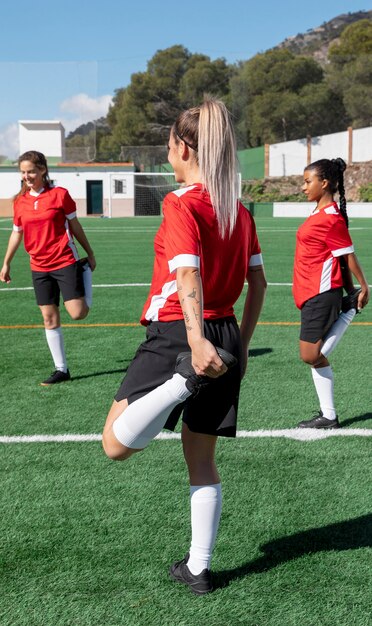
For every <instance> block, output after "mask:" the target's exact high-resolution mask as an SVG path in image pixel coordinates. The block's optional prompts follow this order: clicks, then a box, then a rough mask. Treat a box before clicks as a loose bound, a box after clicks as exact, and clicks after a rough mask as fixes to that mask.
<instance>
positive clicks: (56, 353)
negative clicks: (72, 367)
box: [45, 326, 67, 372]
mask: <svg viewBox="0 0 372 626" xmlns="http://www.w3.org/2000/svg"><path fill="white" fill-rule="evenodd" d="M45 335H46V340H47V342H48V346H49V350H50V353H51V355H52V359H53V362H54V367H55V368H56V370H60V371H61V372H67V361H66V355H65V344H64V341H63V334H62V329H61V327H60V326H59V327H58V328H52V329H49V328H46V329H45Z"/></svg>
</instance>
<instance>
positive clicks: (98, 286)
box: [0, 283, 292, 292]
mask: <svg viewBox="0 0 372 626" xmlns="http://www.w3.org/2000/svg"><path fill="white" fill-rule="evenodd" d="M150 284H151V283H113V284H102V285H93V288H94V289H102V288H105V289H111V288H115V287H150ZM268 285H269V287H292V283H268ZM32 290H33V287H0V292H6V291H32Z"/></svg>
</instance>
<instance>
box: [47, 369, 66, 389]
mask: <svg viewBox="0 0 372 626" xmlns="http://www.w3.org/2000/svg"><path fill="white" fill-rule="evenodd" d="M68 380H71V376H70V372H69V371H68V370H67V372H61V370H55V371H54V372H53V373H52V374H51V375H50V376H49V378H47V379H46V380H43V382H42V383H40V385H43V387H48V386H49V385H56V384H58V383H65V382H67V381H68Z"/></svg>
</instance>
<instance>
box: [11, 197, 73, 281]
mask: <svg viewBox="0 0 372 626" xmlns="http://www.w3.org/2000/svg"><path fill="white" fill-rule="evenodd" d="M74 217H76V204H75V202H74V200H73V199H72V198H71V196H70V194H69V193H68V191H67V190H66V189H63V188H62V187H54V188H52V189H43V190H42V191H41V193H38V194H37V193H35V192H32V191H31V192H27V193H26V194H24V195H22V196H18V198H17V199H16V200H15V202H14V224H13V229H14V230H16V231H18V232H20V231H23V236H24V246H25V249H26V252H28V254H29V255H30V264H31V269H32V270H33V271H35V272H51V271H53V270H58V269H61V268H62V267H66V266H67V265H71V264H72V263H75V261H76V260H77V259H78V258H79V256H78V253H77V250H76V247H75V244H74V240H73V238H72V235H71V233H70V230H69V226H68V220H69V219H72V218H74Z"/></svg>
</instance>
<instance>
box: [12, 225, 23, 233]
mask: <svg viewBox="0 0 372 626" xmlns="http://www.w3.org/2000/svg"><path fill="white" fill-rule="evenodd" d="M13 230H14V231H15V232H16V233H21V232H22V231H23V228H22V226H16V225H15V224H13Z"/></svg>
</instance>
